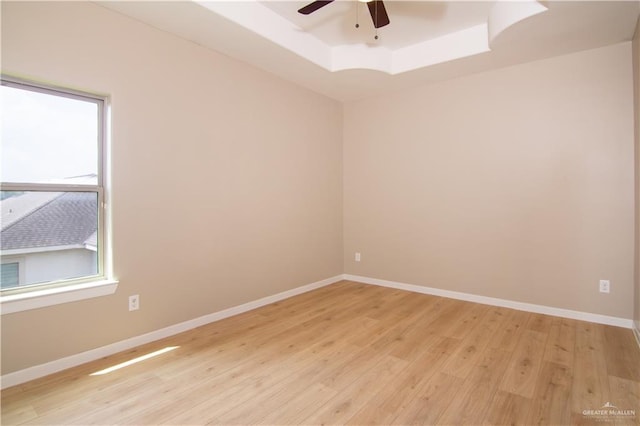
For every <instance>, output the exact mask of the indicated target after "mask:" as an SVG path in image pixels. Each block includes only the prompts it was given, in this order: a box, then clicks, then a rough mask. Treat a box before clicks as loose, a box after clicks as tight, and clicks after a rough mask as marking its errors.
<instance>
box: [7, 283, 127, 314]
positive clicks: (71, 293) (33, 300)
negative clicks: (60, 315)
mask: <svg viewBox="0 0 640 426" xmlns="http://www.w3.org/2000/svg"><path fill="white" fill-rule="evenodd" d="M117 288H118V281H116V280H101V281H93V282H89V283H82V284H75V285H68V286H65V287H58V288H49V289H45V290H35V291H30V292H28V293H23V294H13V295H11V296H1V297H0V311H1V313H2V315H5V314H12V313H15V312H21V311H28V310H30V309H38V308H44V307H45V306H53V305H60V304H62V303H68V302H75V301H78V300H84V299H91V298H93V297H100V296H107V295H109V294H113V293H115V291H116V289H117Z"/></svg>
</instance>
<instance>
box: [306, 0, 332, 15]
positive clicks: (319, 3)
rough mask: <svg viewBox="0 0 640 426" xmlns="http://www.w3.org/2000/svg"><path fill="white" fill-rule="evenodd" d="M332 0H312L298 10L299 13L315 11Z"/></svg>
mask: <svg viewBox="0 0 640 426" xmlns="http://www.w3.org/2000/svg"><path fill="white" fill-rule="evenodd" d="M332 2H333V0H318V1H314V2H311V3H309V4H308V5H306V6H305V7H303V8H302V9H300V10H298V12H299V13H302V14H303V15H308V14H310V13H312V12H315V11H316V10H318V9H320V8H321V7H324V6H326V5H328V4H329V3H332Z"/></svg>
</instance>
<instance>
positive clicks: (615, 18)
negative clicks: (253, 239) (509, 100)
mask: <svg viewBox="0 0 640 426" xmlns="http://www.w3.org/2000/svg"><path fill="white" fill-rule="evenodd" d="M98 3H99V4H101V5H103V6H105V7H107V8H110V9H112V10H115V11H118V12H120V13H122V14H125V15H128V16H130V17H133V18H135V19H137V20H139V21H142V22H145V23H147V24H149V25H152V26H154V27H156V28H159V29H162V30H164V31H168V32H170V33H173V34H176V35H178V36H180V37H183V38H185V39H188V40H191V41H194V42H196V43H198V44H201V45H203V46H205V47H208V48H211V49H213V50H216V51H219V52H221V53H224V54H226V55H228V56H231V57H233V58H236V59H238V60H241V61H244V62H247V63H249V64H252V65H254V66H256V67H258V68H261V69H264V70H266V71H268V72H271V73H273V74H276V75H278V76H280V77H282V78H284V79H287V80H290V81H292V82H295V83H297V84H300V85H302V86H305V87H308V88H310V89H311V90H314V91H316V92H319V93H322V94H324V95H326V96H329V97H331V98H334V99H337V100H340V101H349V100H355V99H361V98H364V97H368V96H376V95H380V94H383V93H388V92H389V91H392V90H395V89H400V88H406V87H410V86H412V85H416V84H424V83H428V82H433V81H438V80H443V79H447V78H453V77H457V76H461V75H465V74H470V73H475V72H480V71H484V70H489V69H492V68H497V67H503V66H508V65H512V64H517V63H522V62H527V61H532V60H536V59H541V58H546V57H550V56H555V55H559V54H566V53H570V52H575V51H580V50H585V49H590V48H595V47H600V46H605V45H608V44H613V43H618V42H622V41H627V40H630V39H631V38H632V37H633V32H634V29H635V25H636V22H637V19H638V16H639V15H640V2H638V1H602V2H597V1H559V2H552V1H536V0H523V1H506V0H505V1H491V2H487V1H464V2H462V1H438V2H435V1H418V0H414V1H398V0H385V6H386V9H387V12H388V14H389V18H390V21H391V23H390V24H389V25H387V26H385V27H382V28H380V29H379V30H378V35H379V39H378V40H375V39H374V36H375V33H376V32H375V29H374V28H373V25H372V23H371V17H370V15H369V12H368V9H367V6H366V5H365V4H363V3H359V2H357V1H356V0H342V1H340V0H337V1H335V2H333V3H331V4H329V5H327V6H325V7H323V8H321V9H319V10H317V11H316V12H314V13H312V14H311V15H301V14H299V13H297V10H298V9H299V8H301V7H302V6H304V5H306V4H308V3H310V1H297V0H296V1H257V0H235V1H189V0H183V1H126V2H125V1H122V2H121V1H98ZM356 14H357V15H358V16H357V18H356ZM356 19H358V22H359V24H360V27H359V28H358V29H356V28H355V23H356Z"/></svg>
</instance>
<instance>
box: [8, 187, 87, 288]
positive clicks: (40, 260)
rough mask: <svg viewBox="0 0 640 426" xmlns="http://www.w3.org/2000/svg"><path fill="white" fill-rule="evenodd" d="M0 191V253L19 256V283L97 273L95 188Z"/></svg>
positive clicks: (28, 283)
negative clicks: (65, 190) (87, 190)
mask: <svg viewBox="0 0 640 426" xmlns="http://www.w3.org/2000/svg"><path fill="white" fill-rule="evenodd" d="M1 194H2V197H1V200H0V210H1V214H2V216H1V223H2V231H1V235H0V245H1V248H2V251H1V254H2V257H8V256H20V259H21V262H20V267H21V268H23V270H22V271H20V275H21V277H23V282H20V286H22V285H30V284H37V283H44V282H49V281H57V280H63V279H70V278H79V277H85V276H92V275H96V274H97V273H98V251H97V248H98V238H97V234H98V193H97V192H42V191H17V192H16V191H14V192H9V191H1ZM3 274H4V271H3ZM7 279H8V278H7ZM2 287H3V288H4V287H5V285H4V276H3V283H2Z"/></svg>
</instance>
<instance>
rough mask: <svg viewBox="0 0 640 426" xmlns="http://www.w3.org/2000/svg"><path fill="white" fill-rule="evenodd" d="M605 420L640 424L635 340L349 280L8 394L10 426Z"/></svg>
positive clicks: (593, 327)
mask: <svg viewBox="0 0 640 426" xmlns="http://www.w3.org/2000/svg"><path fill="white" fill-rule="evenodd" d="M169 346H178V348H177V349H175V350H172V351H169V352H166V353H164V354H162V355H158V356H156V357H153V358H150V359H147V360H145V361H143V362H140V363H137V364H134V365H130V366H128V367H125V368H122V369H120V370H117V371H113V372H111V373H108V374H104V375H99V376H91V375H90V374H91V373H94V372H96V371H98V370H101V369H104V368H107V367H110V366H112V365H115V364H118V363H121V362H124V361H127V360H130V359H132V358H135V357H138V356H141V355H144V354H147V353H150V352H153V351H157V350H159V349H162V348H165V347H169ZM607 402H609V403H611V404H612V405H614V406H616V407H617V408H618V409H619V410H627V412H629V411H630V410H635V413H636V415H635V417H632V416H623V415H606V416H595V415H594V416H589V415H585V414H584V411H585V410H598V409H601V407H602V406H603V405H604V404H606V403H607ZM627 414H628V413H627ZM603 422H606V423H605V424H630V425H633V424H638V423H639V422H640V349H639V348H638V346H637V344H636V342H635V340H634V337H633V335H632V332H631V331H630V330H627V329H621V328H616V327H610V326H604V325H598V324H592V323H587V322H581V321H574V320H568V319H562V318H555V317H550V316H545V315H538V314H533V313H527V312H521V311H515V310H510V309H505V308H497V307H492V306H486V305H479V304H474V303H468V302H462V301H458V300H452V299H444V298H440V297H435V296H428V295H422V294H416V293H409V292H405V291H400V290H394V289H389V288H382V287H375V286H370V285H365V284H358V283H353V282H347V281H343V282H340V283H337V284H333V285H331V286H328V287H324V288H321V289H318V290H316V291H313V292H310V293H305V294H303V295H300V296H296V297H293V298H291V299H287V300H285V301H282V302H279V303H275V304H272V305H269V306H265V307H263V308H260V309H257V310H254V311H251V312H247V313H245V314H242V315H238V316H235V317H232V318H228V319H225V320H222V321H219V322H216V323H212V324H209V325H207V326H204V327H200V328H198V329H195V330H192V331H189V332H186V333H183V334H180V335H177V336H174V337H171V338H168V339H164V340H162V341H158V342H154V343H153V344H149V345H145V346H143V347H139V348H136V349H135V350H130V351H127V352H123V353H120V354H117V355H114V356H111V357H108V358H105V359H102V360H98V361H95V362H92V363H89V364H86V365H83V366H79V367H76V368H73V369H70V370H67V371H64V372H61V373H58V374H55V375H52V376H49V377H46V378H43V379H39V380H36V381H33V382H30V383H27V384H24V385H20V386H16V387H13V388H10V389H6V390H5V391H3V392H2V424H4V425H10V424H23V423H25V424H47V425H49V424H208V423H211V424H225V425H227V424H229V425H231V424H236V425H240V424H242V425H244V424H274V425H275V424H280V425H285V424H361V425H365V424H367V425H368V424H450V425H476V424H477V425H479V424H525V425H532V424H553V425H560V424H599V425H602V424H603Z"/></svg>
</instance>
